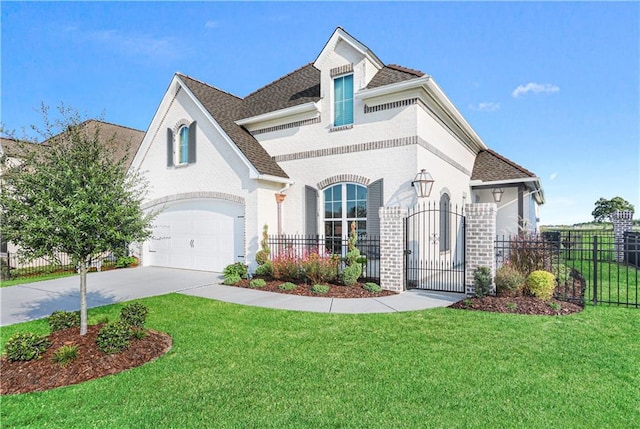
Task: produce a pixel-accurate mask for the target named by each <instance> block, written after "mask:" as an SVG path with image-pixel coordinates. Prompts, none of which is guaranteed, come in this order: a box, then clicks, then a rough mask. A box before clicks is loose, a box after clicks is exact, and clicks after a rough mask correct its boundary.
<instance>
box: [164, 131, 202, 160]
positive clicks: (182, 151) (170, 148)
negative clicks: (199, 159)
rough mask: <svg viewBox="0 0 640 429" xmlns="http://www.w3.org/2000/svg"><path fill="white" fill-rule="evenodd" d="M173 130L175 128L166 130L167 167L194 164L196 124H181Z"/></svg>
mask: <svg viewBox="0 0 640 429" xmlns="http://www.w3.org/2000/svg"><path fill="white" fill-rule="evenodd" d="M184 122H186V121H184ZM174 130H175V128H174V129H171V128H167V167H174V166H178V165H189V164H194V163H195V162H196V122H195V121H194V122H191V123H190V124H189V123H188V122H186V123H183V124H181V125H180V126H179V127H177V130H175V131H174ZM174 133H175V134H174ZM174 135H175V145H174ZM174 147H175V151H174ZM174 160H175V161H174Z"/></svg>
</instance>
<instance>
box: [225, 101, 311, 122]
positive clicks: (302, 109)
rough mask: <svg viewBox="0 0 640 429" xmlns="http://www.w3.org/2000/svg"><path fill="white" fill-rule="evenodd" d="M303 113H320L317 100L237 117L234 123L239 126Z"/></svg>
mask: <svg viewBox="0 0 640 429" xmlns="http://www.w3.org/2000/svg"><path fill="white" fill-rule="evenodd" d="M304 113H315V114H316V116H319V115H320V106H319V104H318V103H317V102H314V101H310V102H308V103H304V104H299V105H297V106H293V107H287V108H286V109H280V110H274V111H272V112H267V113H263V114H261V115H256V116H251V117H249V118H243V119H239V120H237V121H235V122H236V124H238V125H240V126H246V125H251V124H256V123H260V122H266V121H273V120H277V119H281V118H286V117H288V116H293V115H301V114H304Z"/></svg>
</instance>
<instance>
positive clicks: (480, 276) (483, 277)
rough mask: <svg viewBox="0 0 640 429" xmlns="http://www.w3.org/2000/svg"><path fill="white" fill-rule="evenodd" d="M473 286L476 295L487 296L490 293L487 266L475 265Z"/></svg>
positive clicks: (489, 277) (489, 276)
mask: <svg viewBox="0 0 640 429" xmlns="http://www.w3.org/2000/svg"><path fill="white" fill-rule="evenodd" d="M473 286H474V287H475V291H476V296H479V297H482V296H487V295H489V294H490V293H491V270H490V269H489V267H477V268H476V269H475V270H473Z"/></svg>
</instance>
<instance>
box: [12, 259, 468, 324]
mask: <svg viewBox="0 0 640 429" xmlns="http://www.w3.org/2000/svg"><path fill="white" fill-rule="evenodd" d="M221 281H222V277H221V275H220V274H216V273H210V272H204V271H190V270H177V269H171V268H158V267H142V268H130V269H126V270H113V271H105V272H101V273H91V274H89V276H88V277H87V305H88V307H89V308H92V307H99V306H102V305H107V304H113V303H117V302H123V301H130V300H132V299H136V298H144V297H149V296H155V295H163V294H166V293H172V292H177V293H182V294H185V295H192V296H198V297H203V298H209V299H215V300H218V301H224V302H230V303H235V304H241V305H250V306H255V307H267V308H275V309H283V310H297V311H311V312H322V313H352V314H356V313H391V312H398V311H414V310H424V309H427V308H434V307H446V306H448V305H450V304H452V303H454V302H456V301H459V300H460V299H463V298H464V295H463V294H456V293H447V292H431V291H425V290H411V291H406V292H403V293H400V294H398V295H393V296H387V297H381V298H355V299H348V298H321V297H304V296H297V295H286V294H279V293H273V292H264V291H259V290H253V289H245V288H238V287H233V286H224V285H221V284H220V283H221ZM79 289H80V278H79V277H78V276H72V277H64V278H60V279H54V280H47V281H42V282H37V283H28V284H23V285H18V286H11V287H6V288H0V301H1V306H0V308H1V314H0V326H6V325H11V324H14V323H19V322H26V321H29V320H35V319H40V318H43V317H47V316H49V315H50V314H51V313H52V312H54V311H56V310H66V311H73V310H77V309H78V308H79V306H80V290H79Z"/></svg>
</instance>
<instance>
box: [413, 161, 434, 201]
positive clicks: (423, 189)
mask: <svg viewBox="0 0 640 429" xmlns="http://www.w3.org/2000/svg"><path fill="white" fill-rule="evenodd" d="M433 182H434V180H433V177H431V174H429V173H427V170H425V169H424V168H423V169H422V170H420V172H419V173H418V174H416V178H415V179H413V181H412V182H411V186H413V187H414V189H415V190H416V194H417V195H418V198H426V197H428V196H429V195H430V194H431V188H433Z"/></svg>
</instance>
